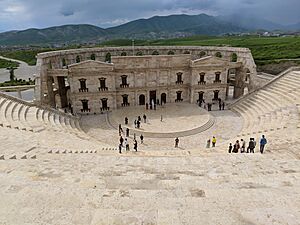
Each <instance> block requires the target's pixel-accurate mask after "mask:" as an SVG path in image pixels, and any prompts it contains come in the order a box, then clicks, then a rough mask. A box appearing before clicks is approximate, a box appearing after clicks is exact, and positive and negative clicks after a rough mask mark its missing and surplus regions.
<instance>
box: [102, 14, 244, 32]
mask: <svg viewBox="0 0 300 225" xmlns="http://www.w3.org/2000/svg"><path fill="white" fill-rule="evenodd" d="M107 31H108V32H110V33H111V35H112V36H115V37H124V36H125V37H126V38H141V37H147V38H151V37H155V36H156V37H171V36H174V35H175V36H176V35H183V36H190V35H196V34H198V35H220V34H224V33H237V32H243V31H245V29H243V28H241V27H238V26H235V25H233V24H232V23H228V22H224V21H221V20H219V19H217V18H216V17H213V16H208V15H206V14H200V15H193V16H191V15H185V14H182V15H170V16H154V17H152V18H149V19H139V20H135V21H132V22H129V23H126V24H123V25H120V26H117V27H112V28H108V29H107Z"/></svg>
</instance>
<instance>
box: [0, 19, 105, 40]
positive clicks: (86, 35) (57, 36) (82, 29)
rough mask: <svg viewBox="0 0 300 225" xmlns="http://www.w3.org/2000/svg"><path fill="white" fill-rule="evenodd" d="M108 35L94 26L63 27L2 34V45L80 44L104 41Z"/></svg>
mask: <svg viewBox="0 0 300 225" xmlns="http://www.w3.org/2000/svg"><path fill="white" fill-rule="evenodd" d="M106 35H107V31H106V30H105V29H102V28H100V27H97V26H93V25H87V24H81V25H63V26H56V27H49V28H45V29H27V30H23V31H9V32H4V33H0V45H39V44H41V45H42V44H58V43H59V44H62V43H78V42H81V41H82V40H84V41H92V40H102V38H103V37H105V36H106Z"/></svg>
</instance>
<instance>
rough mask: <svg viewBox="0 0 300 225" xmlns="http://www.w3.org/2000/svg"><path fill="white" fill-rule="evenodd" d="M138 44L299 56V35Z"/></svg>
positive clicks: (111, 43) (142, 43)
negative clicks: (234, 49)
mask: <svg viewBox="0 0 300 225" xmlns="http://www.w3.org/2000/svg"><path fill="white" fill-rule="evenodd" d="M128 45H131V40H114V41H108V42H105V43H103V45H102V46H128ZM135 45H137V46H138V45H139V46H146V45H150V46H151V45H152V46H168V45H170V46H232V47H243V48H249V49H250V50H251V51H252V55H253V57H254V59H255V61H258V62H260V61H265V60H278V59H296V58H300V37H257V36H247V37H210V36H193V37H188V38H178V39H168V40H154V41H141V40H135Z"/></svg>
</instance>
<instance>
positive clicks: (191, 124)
mask: <svg viewBox="0 0 300 225" xmlns="http://www.w3.org/2000/svg"><path fill="white" fill-rule="evenodd" d="M144 114H145V115H146V116H147V123H144V120H143V115H144ZM138 116H140V117H141V118H142V123H141V128H140V130H141V131H145V132H155V133H170V132H181V131H187V130H191V129H194V128H197V127H200V126H202V125H204V124H205V123H206V122H208V120H209V118H210V115H209V114H208V112H207V111H206V110H204V109H202V108H200V107H198V106H197V105H192V104H189V103H180V104H167V105H163V106H158V107H157V109H156V110H146V109H145V106H137V107H127V108H122V109H118V110H114V111H113V112H112V113H111V115H110V121H111V122H112V123H114V124H122V125H123V124H124V118H125V117H127V118H128V119H129V124H128V127H129V128H130V129H134V123H133V122H134V120H136V119H137V117H138ZM161 116H162V118H163V121H162V122H161Z"/></svg>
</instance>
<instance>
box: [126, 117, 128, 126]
mask: <svg viewBox="0 0 300 225" xmlns="http://www.w3.org/2000/svg"><path fill="white" fill-rule="evenodd" d="M125 125H128V118H127V117H125Z"/></svg>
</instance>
